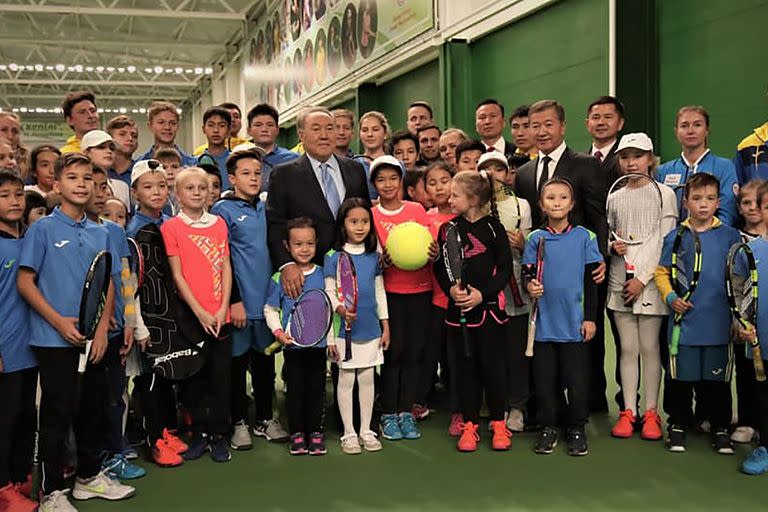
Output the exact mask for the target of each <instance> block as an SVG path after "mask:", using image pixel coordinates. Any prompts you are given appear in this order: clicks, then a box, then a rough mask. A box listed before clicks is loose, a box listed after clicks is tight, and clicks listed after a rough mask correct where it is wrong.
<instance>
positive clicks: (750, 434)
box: [731, 427, 755, 444]
mask: <svg viewBox="0 0 768 512" xmlns="http://www.w3.org/2000/svg"><path fill="white" fill-rule="evenodd" d="M754 437H755V429H753V428H752V427H738V428H736V430H734V431H733V434H731V441H733V442H734V443H741V444H749V443H751V442H752V439H754Z"/></svg>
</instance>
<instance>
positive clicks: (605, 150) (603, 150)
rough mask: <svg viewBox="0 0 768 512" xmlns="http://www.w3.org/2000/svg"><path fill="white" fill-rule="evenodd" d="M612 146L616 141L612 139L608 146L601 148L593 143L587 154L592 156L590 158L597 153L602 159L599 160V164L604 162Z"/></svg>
mask: <svg viewBox="0 0 768 512" xmlns="http://www.w3.org/2000/svg"><path fill="white" fill-rule="evenodd" d="M614 144H616V139H613V140H612V141H611V142H609V143H608V144H606V145H605V146H603V147H597V146H596V145H595V143H594V142H593V143H592V150H591V151H590V152H589V154H590V155H592V156H595V153H597V152H598V151H599V152H600V154H601V155H602V157H601V158H600V162H604V161H605V157H607V156H608V154H609V153H610V152H611V148H612V147H613V145H614Z"/></svg>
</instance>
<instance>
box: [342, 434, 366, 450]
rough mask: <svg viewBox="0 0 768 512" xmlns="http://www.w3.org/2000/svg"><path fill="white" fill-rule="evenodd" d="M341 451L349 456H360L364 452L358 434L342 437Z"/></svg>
mask: <svg viewBox="0 0 768 512" xmlns="http://www.w3.org/2000/svg"><path fill="white" fill-rule="evenodd" d="M341 451H342V452H344V453H346V454H347V455H358V454H360V453H362V452H363V450H362V449H361V448H360V441H358V439H357V435H356V434H349V435H346V436H342V437H341Z"/></svg>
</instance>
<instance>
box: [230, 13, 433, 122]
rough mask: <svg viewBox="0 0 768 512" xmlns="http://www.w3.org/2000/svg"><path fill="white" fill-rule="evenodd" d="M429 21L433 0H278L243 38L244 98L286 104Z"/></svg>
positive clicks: (419, 30)
mask: <svg viewBox="0 0 768 512" xmlns="http://www.w3.org/2000/svg"><path fill="white" fill-rule="evenodd" d="M433 26H434V12H433V2H432V0H358V1H354V0H284V1H280V2H278V3H277V4H275V5H274V6H273V7H272V8H271V9H269V10H268V11H267V13H266V14H265V15H264V16H263V17H262V18H261V19H260V20H259V22H258V23H257V24H256V25H255V27H254V28H253V30H252V31H251V34H250V38H249V39H248V49H247V52H246V53H247V56H246V59H247V60H246V64H245V68H244V74H243V75H244V80H245V96H246V100H247V102H248V103H247V104H248V105H249V106H252V105H255V104H257V103H261V102H266V103H269V104H270V105H273V106H275V107H277V109H278V110H280V111H282V110H285V109H286V108H288V107H290V106H292V105H293V104H295V103H296V102H298V101H299V100H300V99H301V98H302V97H304V96H307V95H308V94H310V93H314V92H317V91H319V90H322V89H323V88H325V87H328V86H329V85H332V84H333V83H335V82H336V81H337V80H339V79H341V78H344V77H345V76H347V75H348V74H349V73H351V72H352V71H354V70H356V69H358V68H360V67H362V66H364V65H365V64H368V63H369V62H371V61H373V60H375V59H376V58H377V57H379V56H381V55H384V54H386V53H387V52H390V51H392V50H393V49H395V48H396V47H398V46H399V45H402V44H403V43H405V42H407V41H409V40H410V39H413V38H414V37H415V36H418V35H420V34H422V33H424V32H425V31H427V30H429V29H431V28H432V27H433Z"/></svg>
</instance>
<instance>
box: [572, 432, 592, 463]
mask: <svg viewBox="0 0 768 512" xmlns="http://www.w3.org/2000/svg"><path fill="white" fill-rule="evenodd" d="M588 453H589V450H588V449H587V433H586V432H585V431H584V427H573V428H572V429H570V430H569V431H568V455H572V456H573V457H583V456H584V455H586V454H588Z"/></svg>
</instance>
